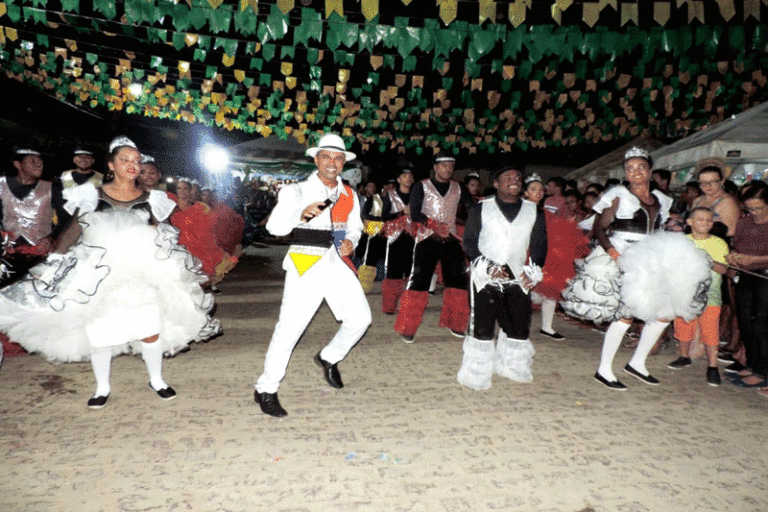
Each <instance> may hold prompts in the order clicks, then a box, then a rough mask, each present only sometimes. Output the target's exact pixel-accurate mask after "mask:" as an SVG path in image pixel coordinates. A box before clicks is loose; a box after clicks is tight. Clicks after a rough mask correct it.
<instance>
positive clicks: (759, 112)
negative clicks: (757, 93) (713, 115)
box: [651, 102, 768, 173]
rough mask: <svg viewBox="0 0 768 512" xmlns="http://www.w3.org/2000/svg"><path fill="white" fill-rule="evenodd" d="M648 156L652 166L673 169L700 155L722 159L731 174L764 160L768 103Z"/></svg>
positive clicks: (766, 157) (682, 167)
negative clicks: (742, 166)
mask: <svg viewBox="0 0 768 512" xmlns="http://www.w3.org/2000/svg"><path fill="white" fill-rule="evenodd" d="M651 156H652V157H653V162H654V165H653V166H654V168H657V169H662V168H663V169H669V170H670V171H673V172H675V171H684V170H689V169H693V168H694V167H695V166H696V162H698V161H699V160H702V159H704V158H721V159H723V160H724V161H725V162H726V166H727V167H728V168H729V170H730V171H731V173H733V171H735V170H737V168H738V167H739V166H740V165H744V164H750V163H751V164H759V163H760V162H768V102H766V103H761V104H760V105H757V106H756V107H752V108H751V109H749V110H746V111H744V112H742V113H740V114H737V115H734V116H732V117H731V118H730V119H726V120H725V121H723V122H721V123H718V124H716V125H714V126H712V127H710V128H707V129H704V130H702V131H700V132H698V133H695V134H693V135H691V136H690V137H686V138H684V139H681V140H679V141H677V142H675V143H674V144H670V145H669V146H665V147H663V148H661V149H658V150H656V151H654V152H653V153H651ZM758 167H759V165H758ZM763 167H765V166H763Z"/></svg>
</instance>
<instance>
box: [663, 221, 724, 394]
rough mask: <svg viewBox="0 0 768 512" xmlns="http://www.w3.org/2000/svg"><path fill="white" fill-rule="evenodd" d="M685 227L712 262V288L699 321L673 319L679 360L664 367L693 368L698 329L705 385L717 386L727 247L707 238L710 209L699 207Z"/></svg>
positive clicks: (714, 239)
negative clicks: (704, 362)
mask: <svg viewBox="0 0 768 512" xmlns="http://www.w3.org/2000/svg"><path fill="white" fill-rule="evenodd" d="M686 223H687V224H688V225H689V226H690V227H691V234H689V235H688V238H690V239H691V241H692V242H693V243H694V245H696V247H698V248H699V249H703V250H704V251H706V252H707V254H709V256H710V257H711V258H712V260H713V262H714V263H713V267H712V284H711V285H710V287H709V292H708V293H707V308H706V309H705V310H704V313H702V315H701V316H700V317H698V318H694V319H693V320H691V321H690V322H686V321H685V320H683V319H682V318H677V319H675V338H677V340H678V341H679V342H680V357H678V358H677V359H675V360H674V361H672V362H671V363H669V365H667V366H668V367H669V368H672V369H673V370H679V369H681V368H685V367H686V366H689V365H691V364H692V361H691V358H690V352H689V351H690V348H691V341H692V340H693V338H694V336H695V335H696V326H697V325H698V326H699V332H700V340H701V343H702V344H703V345H704V347H705V349H706V352H707V360H708V363H709V365H708V368H707V384H709V385H710V386H719V385H720V373H719V372H718V370H717V350H718V347H719V345H720V335H719V326H720V307H721V306H722V295H721V293H720V287H721V285H722V281H723V278H722V275H723V274H725V271H726V270H727V267H726V264H725V257H726V255H727V254H728V252H729V251H728V244H726V243H725V240H723V239H722V238H719V237H717V236H714V235H711V234H709V231H710V230H711V229H712V226H713V225H714V223H715V220H714V214H713V213H712V210H710V209H709V208H705V207H703V206H699V207H696V208H694V209H693V210H691V213H690V214H689V215H688V219H687V220H686Z"/></svg>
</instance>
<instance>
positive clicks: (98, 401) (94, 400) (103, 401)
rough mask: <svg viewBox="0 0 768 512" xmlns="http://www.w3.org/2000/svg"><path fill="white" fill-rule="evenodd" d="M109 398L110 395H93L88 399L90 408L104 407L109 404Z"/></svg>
mask: <svg viewBox="0 0 768 512" xmlns="http://www.w3.org/2000/svg"><path fill="white" fill-rule="evenodd" d="M107 400H109V395H107V396H96V395H93V396H92V397H91V398H89V399H88V408H89V409H101V408H102V407H104V406H105V405H107Z"/></svg>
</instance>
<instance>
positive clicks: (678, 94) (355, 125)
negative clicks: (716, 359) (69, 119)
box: [0, 0, 768, 153]
mask: <svg viewBox="0 0 768 512" xmlns="http://www.w3.org/2000/svg"><path fill="white" fill-rule="evenodd" d="M401 1H402V3H403V4H404V5H405V6H409V7H410V6H418V5H419V4H420V3H421V4H424V2H425V0H421V1H420V0H412V1H405V0H401ZM459 3H461V2H455V1H453V2H451V1H447V2H441V1H440V0H437V2H436V3H434V2H433V5H435V6H436V7H439V8H440V12H441V13H442V12H443V8H445V9H446V12H447V11H450V10H451V9H454V8H456V9H457V8H458V4H459ZM44 4H45V2H41V1H40V0H17V1H6V2H0V58H1V59H2V60H1V61H0V62H2V63H3V65H2V68H3V69H2V71H3V73H4V74H5V75H6V76H7V77H10V78H12V79H16V80H20V81H24V82H27V83H29V84H30V85H33V86H36V87H41V88H42V89H44V90H46V91H49V92H50V93H51V94H53V95H55V96H57V97H59V98H60V99H62V100H65V101H69V102H72V103H74V104H77V105H80V106H84V107H87V108H92V109H95V110H99V109H104V110H124V111H126V112H128V113H134V114H140V115H145V116H153V117H158V118H167V119H176V120H183V121H187V122H201V123H205V124H209V125H213V124H216V125H219V126H223V127H225V128H227V129H229V130H234V129H237V130H243V131H246V132H250V133H259V134H260V135H262V136H267V135H270V134H272V133H275V134H277V135H279V136H281V137H288V136H294V137H296V138H297V140H299V142H301V143H304V142H305V141H306V139H307V138H308V137H309V136H310V135H311V134H313V133H315V132H317V131H321V130H323V129H325V128H327V127H329V126H333V127H334V128H335V129H338V130H339V131H340V132H342V133H343V134H344V136H345V137H346V138H348V139H349V140H352V139H356V140H357V141H358V142H359V143H360V144H361V145H362V146H363V149H371V148H375V149H378V150H380V151H386V150H390V149H397V150H398V151H403V152H404V151H406V150H413V151H416V152H417V153H418V152H421V151H425V150H426V151H429V150H436V149H437V148H438V147H444V148H450V149H453V150H454V151H455V152H459V151H462V150H466V151H467V152H469V153H474V152H477V151H487V152H494V151H496V150H509V149H511V148H512V147H513V146H517V147H520V148H527V147H549V146H562V145H574V144H581V143H585V142H599V141H609V140H619V139H621V140H624V139H628V138H631V137H634V136H637V135H639V134H641V133H646V134H651V135H656V136H662V137H671V136H679V135H681V134H685V133H687V132H689V131H691V130H695V129H696V128H698V127H700V126H703V125H705V124H711V123H713V122H716V121H717V120H719V119H722V118H723V117H725V116H727V115H730V114H731V113H733V112H736V111H741V110H742V109H744V108H747V107H749V106H750V105H752V104H756V103H758V102H760V101H764V100H766V99H768V98H767V96H768V90H767V89H766V81H767V77H766V76H765V75H764V74H763V71H762V70H765V69H768V56H766V52H765V47H766V43H767V42H768V27H766V25H764V24H762V23H760V22H759V19H760V15H761V10H760V6H761V5H766V4H768V0H756V1H746V2H734V1H730V2H729V1H726V0H717V9H718V12H719V13H720V15H721V16H722V19H717V20H715V21H716V24H715V25H705V24H703V23H704V22H705V20H706V19H709V20H711V19H712V16H711V13H712V9H711V6H710V7H709V8H707V9H705V6H703V5H701V4H703V2H697V1H686V0H676V1H675V2H655V4H658V5H655V6H654V9H653V13H654V14H653V16H654V24H655V26H649V27H647V28H639V27H638V26H636V25H637V24H638V19H639V18H638V15H636V14H635V11H632V10H631V9H630V11H628V14H627V20H626V23H624V22H622V24H621V25H622V27H621V28H617V29H615V30H609V29H608V28H607V27H603V26H599V25H598V26H597V29H594V30H593V29H592V28H585V27H592V25H591V24H590V23H597V18H593V17H592V16H593V14H595V13H594V12H593V11H594V10H595V9H597V11H596V12H597V13H598V14H599V12H600V11H601V10H603V9H608V8H610V9H614V10H617V9H619V8H621V9H623V8H624V6H627V5H629V6H631V5H633V3H631V2H621V3H618V2H616V1H611V0H605V1H603V0H600V1H598V2H592V3H580V4H579V3H576V2H573V1H554V2H552V4H551V11H552V14H553V15H554V14H556V13H559V16H560V17H561V18H560V21H559V22H558V20H557V19H554V18H553V20H554V21H555V23H552V24H548V25H530V26H528V25H525V23H524V22H525V17H523V18H522V20H520V19H519V18H514V17H513V16H512V13H513V9H514V10H515V13H518V14H519V12H522V13H523V15H525V13H528V12H530V11H531V10H532V9H533V8H534V4H533V3H532V2H531V0H515V1H512V2H507V3H506V4H505V5H507V6H508V12H509V20H510V23H509V24H500V23H494V20H495V19H497V18H498V17H497V16H495V14H498V12H499V8H500V7H501V5H502V4H503V2H493V1H485V0H481V1H479V2H477V5H478V9H479V10H478V13H479V15H480V14H482V16H483V20H480V19H479V18H478V21H479V22H478V24H470V23H468V22H466V21H462V20H457V19H455V16H456V14H455V13H454V14H453V16H454V17H453V18H452V19H451V21H450V22H446V20H445V19H443V18H442V15H441V16H440V20H439V21H438V20H437V19H423V20H420V21H419V22H418V23H416V22H414V20H411V19H409V18H395V19H394V23H393V24H391V25H384V24H380V23H377V17H378V16H379V15H380V11H379V8H380V5H379V2H377V1H376V0H363V1H362V2H361V4H360V8H361V15H362V16H363V17H364V19H365V20H366V21H365V22H363V23H353V22H351V21H347V19H346V18H345V17H344V16H345V15H346V16H347V17H349V13H348V12H346V13H345V12H344V10H343V3H342V2H341V1H338V2H331V1H326V2H324V3H323V10H322V11H321V10H316V9H311V8H306V7H297V6H296V4H295V2H294V1H293V0H276V1H273V2H267V1H264V0H262V1H261V2H258V1H257V0H238V1H237V2H224V1H223V0H185V1H184V2H179V3H176V4H174V3H171V2H160V1H148V0H125V1H124V3H123V5H122V10H120V11H119V12H118V9H117V7H116V4H115V3H114V2H106V1H101V0H96V1H94V2H93V13H91V12H86V11H84V10H82V11H83V13H82V14H81V8H80V3H79V1H78V0H62V1H61V3H60V9H61V11H60V12H57V11H49V10H46V9H44V8H42V7H44ZM755 5H757V9H756V10H755V9H754V7H755ZM577 6H578V7H581V8H582V10H583V12H584V16H585V19H584V20H583V24H584V26H582V27H579V26H574V25H567V24H559V23H560V22H562V21H563V18H562V15H563V14H564V13H570V12H572V11H571V9H574V8H576V7H577ZM664 6H666V8H665V7H664ZM657 7H658V8H657ZM329 9H330V11H329ZM339 9H341V12H339ZM622 12H623V11H622ZM637 12H640V11H637ZM94 13H95V14H94ZM222 13H223V14H222ZM681 15H684V16H685V17H686V19H687V24H685V25H684V26H679V18H680V16H681ZM623 16H624V15H623V14H622V17H623ZM598 17H599V16H598ZM516 19H517V20H519V21H520V22H519V23H517V24H515V20H516ZM673 19H677V20H678V21H677V22H676V25H675V26H676V27H677V28H664V26H665V25H667V24H670V23H671V21H672V20H673ZM161 20H162V22H161ZM729 20H730V21H731V23H730V24H728V23H724V21H729ZM744 20H749V22H748V23H745V22H744ZM641 21H642V20H641ZM630 22H631V23H630ZM206 30H207V32H206ZM129 43H130V44H129ZM457 55H460V57H457ZM693 56H695V57H693ZM136 83H138V84H140V85H141V86H142V89H143V93H142V94H140V95H138V96H134V95H133V94H131V93H130V92H129V89H128V87H129V86H130V85H131V84H136Z"/></svg>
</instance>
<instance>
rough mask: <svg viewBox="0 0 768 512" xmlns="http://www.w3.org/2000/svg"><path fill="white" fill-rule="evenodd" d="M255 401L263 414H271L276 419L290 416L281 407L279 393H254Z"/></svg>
mask: <svg viewBox="0 0 768 512" xmlns="http://www.w3.org/2000/svg"><path fill="white" fill-rule="evenodd" d="M253 399H254V400H255V401H256V403H257V404H259V407H261V412H263V413H264V414H269V415H270V416H274V417H275V418H282V417H283V416H288V412H287V411H286V410H285V409H283V407H282V406H281V405H280V401H279V400H278V399H277V393H259V392H258V391H254V392H253Z"/></svg>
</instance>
